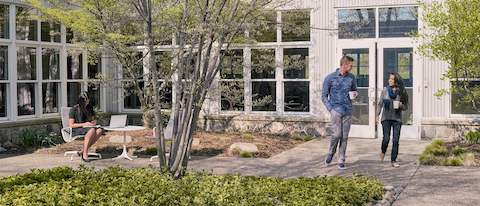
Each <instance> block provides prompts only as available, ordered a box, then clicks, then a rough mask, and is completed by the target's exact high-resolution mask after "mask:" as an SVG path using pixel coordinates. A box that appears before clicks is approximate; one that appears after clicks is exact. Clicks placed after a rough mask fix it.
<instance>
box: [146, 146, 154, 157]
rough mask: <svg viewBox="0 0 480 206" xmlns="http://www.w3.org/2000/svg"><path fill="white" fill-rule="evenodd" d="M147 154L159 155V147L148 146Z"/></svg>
mask: <svg viewBox="0 0 480 206" xmlns="http://www.w3.org/2000/svg"><path fill="white" fill-rule="evenodd" d="M145 154H146V155H152V156H153V155H157V148H156V147H147V148H146V149H145Z"/></svg>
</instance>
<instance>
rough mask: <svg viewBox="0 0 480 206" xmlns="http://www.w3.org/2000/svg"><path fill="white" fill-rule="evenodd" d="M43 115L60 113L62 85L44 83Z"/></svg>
mask: <svg viewBox="0 0 480 206" xmlns="http://www.w3.org/2000/svg"><path fill="white" fill-rule="evenodd" d="M42 99H43V102H42V103H43V104H42V105H43V113H44V114H49V113H58V111H59V107H60V83H58V82H47V83H42Z"/></svg>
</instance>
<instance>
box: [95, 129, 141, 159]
mask: <svg viewBox="0 0 480 206" xmlns="http://www.w3.org/2000/svg"><path fill="white" fill-rule="evenodd" d="M103 129H105V130H108V131H117V132H123V152H122V154H121V155H119V156H118V157H115V158H113V159H121V158H125V159H128V160H133V159H132V157H133V158H135V156H132V157H129V156H128V153H127V146H126V145H125V144H126V141H127V140H126V139H127V136H126V135H127V132H131V131H138V130H144V129H145V127H142V126H126V127H117V128H111V127H104V128H103Z"/></svg>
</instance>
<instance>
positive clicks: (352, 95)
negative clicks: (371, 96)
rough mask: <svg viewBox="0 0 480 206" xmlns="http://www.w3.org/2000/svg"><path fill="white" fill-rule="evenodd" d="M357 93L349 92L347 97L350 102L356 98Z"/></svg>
mask: <svg viewBox="0 0 480 206" xmlns="http://www.w3.org/2000/svg"><path fill="white" fill-rule="evenodd" d="M357 95H358V92H357V91H349V92H348V96H349V97H350V99H351V100H354V99H355V98H357Z"/></svg>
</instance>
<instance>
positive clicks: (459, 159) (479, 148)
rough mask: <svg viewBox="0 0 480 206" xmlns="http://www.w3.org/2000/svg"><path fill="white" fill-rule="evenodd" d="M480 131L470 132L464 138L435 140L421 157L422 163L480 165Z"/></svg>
mask: <svg viewBox="0 0 480 206" xmlns="http://www.w3.org/2000/svg"><path fill="white" fill-rule="evenodd" d="M478 138H480V132H468V133H466V134H465V137H464V139H463V140H459V141H453V142H445V141H443V140H434V141H432V143H430V145H428V146H427V147H426V148H425V150H424V151H423V153H422V154H421V155H420V157H419V161H420V164H423V165H440V166H479V160H478V155H479V154H480V144H479V140H478Z"/></svg>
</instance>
